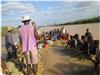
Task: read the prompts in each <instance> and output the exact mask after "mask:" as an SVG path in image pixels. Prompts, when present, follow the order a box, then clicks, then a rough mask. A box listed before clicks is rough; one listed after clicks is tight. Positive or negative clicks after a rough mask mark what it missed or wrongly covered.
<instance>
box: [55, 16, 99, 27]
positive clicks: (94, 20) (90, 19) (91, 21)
mask: <svg viewBox="0 0 100 75" xmlns="http://www.w3.org/2000/svg"><path fill="white" fill-rule="evenodd" d="M97 22H100V16H98V17H93V18H88V19H81V20H77V21H73V22H67V23H62V24H57V25H55V26H59V25H73V24H86V23H97Z"/></svg>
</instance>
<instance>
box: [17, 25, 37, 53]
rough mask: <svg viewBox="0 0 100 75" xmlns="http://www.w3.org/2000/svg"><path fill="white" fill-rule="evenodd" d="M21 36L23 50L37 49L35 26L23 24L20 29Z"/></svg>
mask: <svg viewBox="0 0 100 75" xmlns="http://www.w3.org/2000/svg"><path fill="white" fill-rule="evenodd" d="M19 36H20V39H21V42H22V52H27V51H32V50H36V40H35V36H34V27H33V26H31V25H23V26H22V27H21V29H20V31H19Z"/></svg>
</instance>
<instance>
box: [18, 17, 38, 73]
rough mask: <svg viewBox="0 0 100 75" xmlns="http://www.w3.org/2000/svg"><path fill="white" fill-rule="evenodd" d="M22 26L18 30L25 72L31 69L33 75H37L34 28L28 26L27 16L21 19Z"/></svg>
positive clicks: (28, 19)
mask: <svg viewBox="0 0 100 75" xmlns="http://www.w3.org/2000/svg"><path fill="white" fill-rule="evenodd" d="M22 19H23V20H22V22H23V24H24V25H23V26H22V27H21V28H20V30H19V37H20V43H21V45H22V52H23V54H24V56H25V59H26V63H27V71H28V75H29V70H30V68H31V64H32V68H33V73H34V75H37V64H38V56H37V54H38V52H37V45H36V38H35V29H34V26H32V25H30V18H29V16H23V17H22Z"/></svg>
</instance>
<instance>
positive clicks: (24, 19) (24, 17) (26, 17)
mask: <svg viewBox="0 0 100 75" xmlns="http://www.w3.org/2000/svg"><path fill="white" fill-rule="evenodd" d="M30 20H31V19H30V17H29V16H22V22H24V21H30Z"/></svg>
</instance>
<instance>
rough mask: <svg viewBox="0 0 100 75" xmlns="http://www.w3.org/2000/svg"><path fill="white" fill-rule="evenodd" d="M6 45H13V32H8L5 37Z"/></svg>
mask: <svg viewBox="0 0 100 75" xmlns="http://www.w3.org/2000/svg"><path fill="white" fill-rule="evenodd" d="M5 43H6V44H7V43H9V44H11V45H12V44H13V37H12V33H11V32H7V34H6V36H5Z"/></svg>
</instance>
